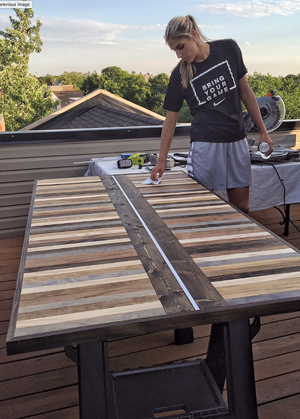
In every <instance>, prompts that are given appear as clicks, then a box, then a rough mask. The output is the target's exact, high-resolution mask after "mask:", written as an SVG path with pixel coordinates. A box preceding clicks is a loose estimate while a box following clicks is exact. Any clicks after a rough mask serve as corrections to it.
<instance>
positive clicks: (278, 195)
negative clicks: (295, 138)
mask: <svg viewBox="0 0 300 419" xmlns="http://www.w3.org/2000/svg"><path fill="white" fill-rule="evenodd" d="M277 173H278V174H277ZM218 194H219V195H221V196H222V197H223V198H225V199H227V194H226V192H221V191H218ZM298 202H300V162H291V161H289V162H286V163H282V162H280V163H274V162H272V165H270V164H269V163H261V164H259V163H255V164H252V185H251V187H250V202H249V204H250V211H259V210H263V209H267V208H271V207H275V206H278V205H282V204H284V203H286V204H295V203H298Z"/></svg>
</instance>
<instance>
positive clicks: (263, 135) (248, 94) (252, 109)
mask: <svg viewBox="0 0 300 419" xmlns="http://www.w3.org/2000/svg"><path fill="white" fill-rule="evenodd" d="M238 85H239V93H240V97H241V99H242V101H243V103H244V105H245V106H246V108H247V111H248V112H249V114H250V115H251V117H252V119H253V121H254V123H255V125H256V126H257V128H258V130H259V134H260V137H259V144H261V143H262V142H263V141H265V142H266V143H268V144H269V146H270V151H269V152H268V153H267V154H266V155H267V156H269V155H270V154H271V153H272V151H273V142H272V140H271V138H270V136H269V134H268V133H267V129H266V127H265V124H264V122H263V120H262V117H261V113H260V109H259V106H258V104H257V101H256V97H255V95H254V93H253V92H252V90H251V88H250V86H249V84H248V82H247V76H246V75H245V76H244V77H243V78H241V79H240V80H239V82H238Z"/></svg>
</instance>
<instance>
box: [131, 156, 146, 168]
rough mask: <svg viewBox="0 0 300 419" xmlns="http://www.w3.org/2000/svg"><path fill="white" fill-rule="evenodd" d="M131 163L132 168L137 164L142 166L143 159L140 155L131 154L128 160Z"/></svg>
mask: <svg viewBox="0 0 300 419" xmlns="http://www.w3.org/2000/svg"><path fill="white" fill-rule="evenodd" d="M128 159H129V160H131V161H132V164H133V165H134V166H138V165H139V164H144V159H143V157H141V155H140V153H135V154H132V155H131V156H130V157H129V158H128Z"/></svg>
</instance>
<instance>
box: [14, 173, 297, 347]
mask: <svg viewBox="0 0 300 419" xmlns="http://www.w3.org/2000/svg"><path fill="white" fill-rule="evenodd" d="M143 180H145V175H144V174H143V175H138V174H137V175H128V176H126V175H117V176H102V177H100V178H99V177H82V178H70V179H53V180H39V181H37V182H36V185H35V188H34V191H33V197H32V202H31V208H30V213H29V216H28V225H27V229H26V233H25V239H24V247H23V254H22V257H21V263H20V270H19V275H18V282H17V287H16V292H15V298H14V303H13V309H12V316H11V321H10V326H9V331H8V335H7V343H6V345H7V351H8V353H18V352H24V351H30V350H39V349H46V348H51V347H59V346H62V345H63V346H66V345H71V344H77V343H82V342H87V341H89V340H95V339H103V340H107V339H113V338H117V337H125V336H133V335H137V334H143V333H149V332H151V331H157V330H166V329H172V328H175V327H186V326H193V325H196V324H205V323H218V322H222V321H230V320H232V319H236V318H249V317H254V316H260V315H267V314H275V313H280V312H287V311H297V310H299V309H300V254H299V251H298V250H297V249H296V248H293V247H291V246H290V245H288V244H287V243H286V242H284V241H283V240H281V239H280V238H278V237H277V236H275V235H274V234H273V233H271V232H270V231H268V230H267V229H266V228H264V227H262V226H261V225H259V224H257V223H256V222H255V221H254V220H252V219H251V218H250V217H248V216H246V215H244V214H242V213H241V212H240V211H238V210H237V209H235V208H233V207H232V206H231V205H230V204H228V203H227V202H226V201H224V200H223V199H221V198H220V197H218V196H217V195H216V194H214V193H213V192H211V191H209V190H207V189H205V188H204V187H203V186H202V185H200V184H198V183H197V182H195V181H194V180H192V179H191V178H189V177H188V176H187V175H186V174H185V173H180V172H175V173H171V172H170V173H166V174H165V175H164V177H163V180H162V182H161V183H160V184H159V185H145V184H143V183H142V182H143Z"/></svg>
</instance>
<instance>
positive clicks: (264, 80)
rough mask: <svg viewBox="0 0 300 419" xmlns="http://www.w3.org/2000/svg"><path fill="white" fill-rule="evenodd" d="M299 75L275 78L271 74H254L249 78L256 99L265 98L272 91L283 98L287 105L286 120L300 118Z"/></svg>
mask: <svg viewBox="0 0 300 419" xmlns="http://www.w3.org/2000/svg"><path fill="white" fill-rule="evenodd" d="M299 78H300V77H299V74H298V75H295V76H294V75H288V76H286V77H273V76H271V75H270V74H267V75H263V74H260V73H254V74H253V75H252V76H248V83H249V86H250V87H251V89H252V90H253V92H254V94H255V96H256V97H260V96H264V95H266V94H267V93H268V91H270V90H276V95H279V96H281V97H282V100H283V101H284V103H285V107H286V115H285V119H299V118H300V86H299Z"/></svg>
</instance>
